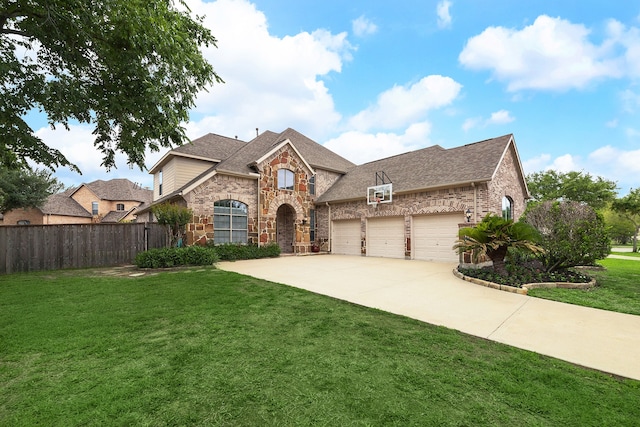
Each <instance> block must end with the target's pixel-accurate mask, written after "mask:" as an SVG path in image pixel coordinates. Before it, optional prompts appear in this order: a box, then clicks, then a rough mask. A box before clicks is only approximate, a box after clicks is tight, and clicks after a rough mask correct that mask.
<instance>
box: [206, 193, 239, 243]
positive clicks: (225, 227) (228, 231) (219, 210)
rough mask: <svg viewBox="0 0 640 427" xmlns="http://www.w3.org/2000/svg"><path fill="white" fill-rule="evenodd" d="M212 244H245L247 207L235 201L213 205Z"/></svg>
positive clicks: (224, 201)
mask: <svg viewBox="0 0 640 427" xmlns="http://www.w3.org/2000/svg"><path fill="white" fill-rule="evenodd" d="M213 243H215V244H216V245H217V244H221V243H247V205H245V204H244V203H242V202H239V201H237V200H220V201H217V202H215V203H214V204H213Z"/></svg>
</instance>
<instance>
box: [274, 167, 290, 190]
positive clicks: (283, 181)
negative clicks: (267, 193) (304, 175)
mask: <svg viewBox="0 0 640 427" xmlns="http://www.w3.org/2000/svg"><path fill="white" fill-rule="evenodd" d="M293 184H294V175H293V172H291V171H290V170H289V169H280V170H278V188H279V189H281V190H293Z"/></svg>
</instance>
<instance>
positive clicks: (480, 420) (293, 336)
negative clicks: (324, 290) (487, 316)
mask: <svg viewBox="0 0 640 427" xmlns="http://www.w3.org/2000/svg"><path fill="white" fill-rule="evenodd" d="M0 384H1V385H2V393H1V394H0V425H3V426H27V425H29V426H30V425H47V426H73V425H99V426H111V425H118V426H122V425H153V426H165V425H175V426H188V425H198V426H207V425H220V426H232V425H233V426H236V425H242V426H253V425H266V426H290V425H304V426H307V425H326V426H334V425H340V426H350V425H351V426H371V425H376V426H378V425H397V426H412V425H413V426H418V425H419V426H430V425H434V426H471V425H473V426H483V425H498V426H505V425H518V426H545V425H549V426H556V425H563V426H605V425H634V424H637V422H638V420H639V419H640V405H638V402H639V401H640V381H633V380H626V379H619V378H614V377H611V376H609V375H606V374H603V373H600V372H596V371H592V370H587V369H583V368H580V367H577V366H574V365H571V364H569V363H566V362H562V361H559V360H556V359H552V358H549V357H545V356H541V355H538V354H535V353H531V352H527V351H524V350H519V349H516V348H512V347H508V346H505V345H502V344H499V343H494V342H490V341H486V340H483V339H480V338H476V337H471V336H467V335H464V334H462V333H459V332H456V331H453V330H450V329H446V328H442V327H436V326H432V325H428V324H425V323H421V322H418V321H415V320H411V319H408V318H404V317H401V316H396V315H393V314H389V313H385V312H381V311H377V310H374V309H369V308H365V307H361V306H356V305H353V304H349V303H346V302H342V301H337V300H334V299H331V298H328V297H324V296H320V295H315V294H312V293H309V292H306V291H303V290H299V289H295V288H291V287H287V286H283V285H278V284H274V283H270V282H265V281H262V280H258V279H253V278H249V277H246V276H241V275H238V274H235V273H230V272H224V271H219V270H215V269H203V270H195V269H190V270H179V271H177V272H166V273H161V274H158V275H153V276H143V277H136V278H133V277H111V276H104V275H93V274H92V272H91V271H88V270H87V271H62V272H48V273H31V274H21V275H10V276H0Z"/></svg>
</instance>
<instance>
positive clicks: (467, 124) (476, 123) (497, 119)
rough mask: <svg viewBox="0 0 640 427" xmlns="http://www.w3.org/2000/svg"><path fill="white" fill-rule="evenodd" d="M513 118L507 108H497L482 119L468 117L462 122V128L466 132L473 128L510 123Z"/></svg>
mask: <svg viewBox="0 0 640 427" xmlns="http://www.w3.org/2000/svg"><path fill="white" fill-rule="evenodd" d="M514 120H515V118H514V117H513V116H512V115H511V113H510V112H509V111H507V110H499V111H496V112H494V113H491V117H489V118H488V119H486V120H485V119H483V118H482V117H470V118H468V119H466V120H465V121H464V123H463V124H462V129H463V130H464V131H465V132H467V131H469V130H471V129H473V128H477V127H486V126H490V125H504V124H507V123H511V122H513V121H514Z"/></svg>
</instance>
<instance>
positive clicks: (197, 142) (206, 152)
mask: <svg viewBox="0 0 640 427" xmlns="http://www.w3.org/2000/svg"><path fill="white" fill-rule="evenodd" d="M246 144H247V143H246V142H245V141H241V140H239V139H237V138H229V137H226V136H222V135H216V134H215V133H208V134H206V135H204V136H201V137H200V138H196V139H194V140H193V141H191V142H188V143H186V144H184V145H181V146H180V147H177V148H175V149H173V150H171V151H169V152H167V153H166V154H165V155H164V156H162V158H161V159H160V160H158V162H157V163H156V164H155V165H153V167H152V168H151V169H150V170H149V173H154V172H156V171H157V170H158V169H159V168H161V167H162V166H163V165H164V164H165V163H167V161H168V160H169V158H170V157H172V156H179V157H188V158H193V159H201V160H208V161H211V162H215V163H219V162H221V161H223V160H225V159H228V158H229V157H230V156H231V155H232V154H233V153H235V152H236V151H238V150H239V149H240V148H242V147H243V146H245V145H246Z"/></svg>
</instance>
